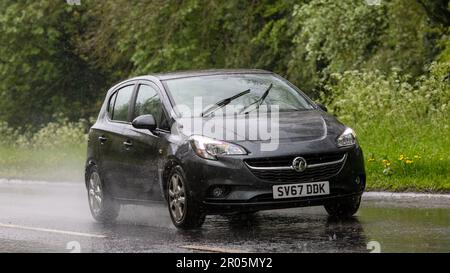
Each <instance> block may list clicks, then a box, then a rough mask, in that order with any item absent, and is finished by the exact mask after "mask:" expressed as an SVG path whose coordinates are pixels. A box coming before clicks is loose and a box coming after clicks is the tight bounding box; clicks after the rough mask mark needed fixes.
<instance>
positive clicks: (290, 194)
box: [273, 181, 330, 199]
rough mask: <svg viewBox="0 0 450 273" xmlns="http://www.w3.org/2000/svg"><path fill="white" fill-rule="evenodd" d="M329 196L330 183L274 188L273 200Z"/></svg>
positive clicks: (278, 186)
mask: <svg viewBox="0 0 450 273" xmlns="http://www.w3.org/2000/svg"><path fill="white" fill-rule="evenodd" d="M327 194H330V185H329V182H328V181H325V182H313V183H301V184H287V185H276V186H273V199H283V198H294V197H306V196H318V195H327Z"/></svg>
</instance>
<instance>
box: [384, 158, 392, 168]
mask: <svg viewBox="0 0 450 273" xmlns="http://www.w3.org/2000/svg"><path fill="white" fill-rule="evenodd" d="M382 162H383V165H384V167H385V168H386V167H389V166H391V162H390V161H389V160H387V159H383V161H382Z"/></svg>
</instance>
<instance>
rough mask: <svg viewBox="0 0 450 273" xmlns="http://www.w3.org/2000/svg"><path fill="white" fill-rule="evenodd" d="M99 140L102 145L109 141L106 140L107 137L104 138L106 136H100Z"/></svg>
mask: <svg viewBox="0 0 450 273" xmlns="http://www.w3.org/2000/svg"><path fill="white" fill-rule="evenodd" d="M98 140H100V143H102V144H103V143H105V142H106V141H107V140H108V138H106V137H104V136H100V137H98Z"/></svg>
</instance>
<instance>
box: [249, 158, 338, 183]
mask: <svg viewBox="0 0 450 273" xmlns="http://www.w3.org/2000/svg"><path fill="white" fill-rule="evenodd" d="M302 157H303V158H305V160H306V162H307V163H308V165H315V164H322V163H330V164H328V165H324V166H317V167H312V168H307V169H306V170H305V171H303V172H296V171H295V170H293V169H281V170H276V169H264V168H265V167H267V168H273V167H289V166H291V164H292V161H293V160H294V158H296V156H291V157H279V158H268V159H248V160H245V163H246V164H247V166H248V167H249V169H250V171H251V172H252V173H253V174H254V175H255V176H256V177H258V178H260V179H262V180H265V181H270V182H311V181H320V180H324V179H328V178H330V177H333V176H335V175H337V174H338V173H339V171H340V170H341V168H342V166H343V165H344V164H345V159H346V155H345V153H339V154H325V155H309V156H306V155H305V156H302ZM255 167H256V168H255Z"/></svg>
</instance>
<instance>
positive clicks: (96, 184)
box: [86, 166, 120, 223]
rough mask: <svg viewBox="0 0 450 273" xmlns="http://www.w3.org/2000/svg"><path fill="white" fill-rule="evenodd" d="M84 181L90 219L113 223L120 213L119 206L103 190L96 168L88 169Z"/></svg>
mask: <svg viewBox="0 0 450 273" xmlns="http://www.w3.org/2000/svg"><path fill="white" fill-rule="evenodd" d="M86 178H87V179H88V180H87V181H86V184H87V190H88V200H89V208H90V210H91V214H92V217H94V219H95V220H97V221H98V222H102V223H107V222H113V221H114V220H115V219H116V218H117V216H118V215H119V211H120V204H118V203H117V202H116V201H115V200H114V199H113V198H112V197H111V196H110V194H109V193H108V192H107V191H105V190H104V187H103V183H102V180H101V179H100V174H99V173H98V170H97V167H96V166H92V167H90V168H89V173H88V174H87V176H86Z"/></svg>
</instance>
